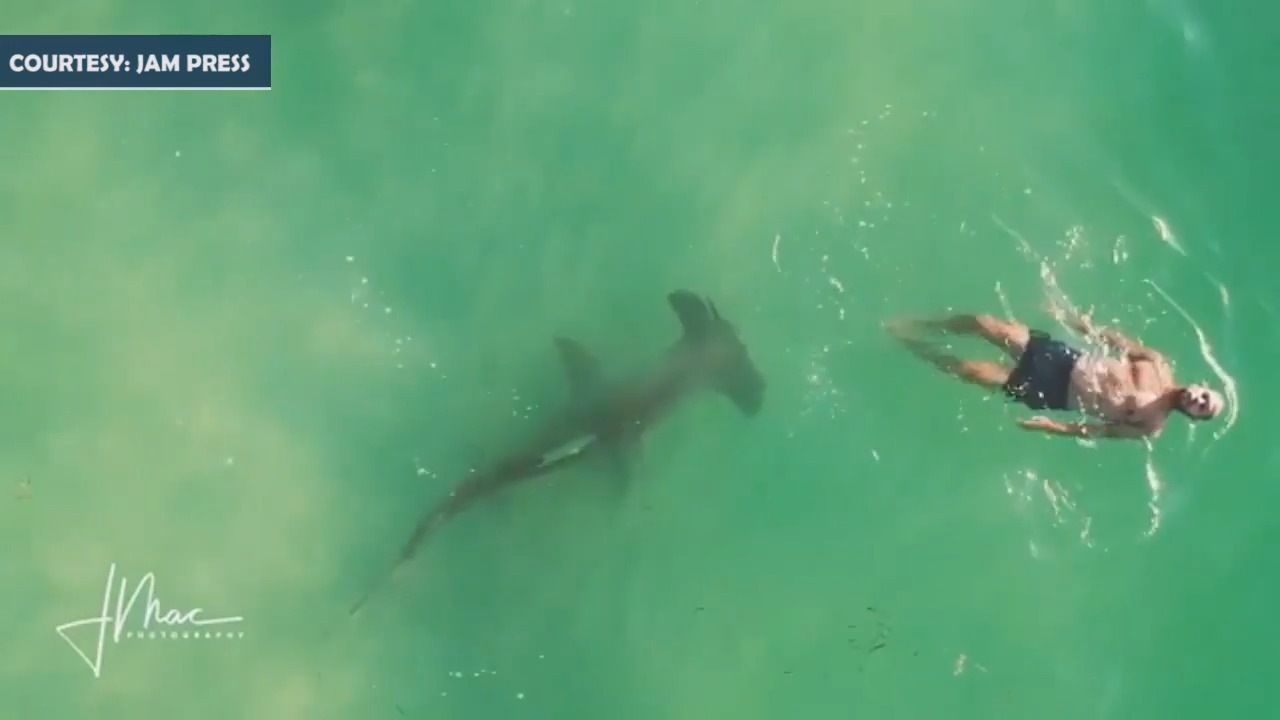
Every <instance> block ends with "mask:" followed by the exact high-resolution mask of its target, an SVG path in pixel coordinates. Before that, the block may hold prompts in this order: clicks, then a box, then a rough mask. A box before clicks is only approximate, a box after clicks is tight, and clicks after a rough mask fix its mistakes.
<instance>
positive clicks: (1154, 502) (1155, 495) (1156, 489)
mask: <svg viewBox="0 0 1280 720" xmlns="http://www.w3.org/2000/svg"><path fill="white" fill-rule="evenodd" d="M1152 455H1153V447H1152V445H1151V443H1150V441H1148V442H1147V462H1146V465H1145V473H1146V477H1147V489H1148V490H1150V491H1151V499H1150V500H1148V501H1147V507H1148V508H1150V509H1151V522H1150V523H1149V524H1148V525H1147V531H1146V532H1144V533H1142V536H1143V537H1146V538H1150V537H1154V536H1155V534H1156V531H1157V530H1159V529H1160V518H1161V517H1163V515H1164V513H1162V512H1161V510H1160V497H1161V495H1160V490H1161V489H1162V488H1163V487H1164V483H1162V482H1161V481H1160V475H1159V473H1157V472H1156V464H1155V460H1154V459H1153V458H1152Z"/></svg>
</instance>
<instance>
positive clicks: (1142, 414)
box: [892, 315, 1224, 438]
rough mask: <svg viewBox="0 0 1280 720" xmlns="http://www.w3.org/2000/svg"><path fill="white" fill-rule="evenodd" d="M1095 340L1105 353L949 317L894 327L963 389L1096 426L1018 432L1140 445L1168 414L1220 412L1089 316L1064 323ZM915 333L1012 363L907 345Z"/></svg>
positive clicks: (1207, 393)
mask: <svg viewBox="0 0 1280 720" xmlns="http://www.w3.org/2000/svg"><path fill="white" fill-rule="evenodd" d="M1061 319H1063V320H1065V321H1066V322H1067V323H1068V324H1069V325H1071V326H1073V327H1074V328H1075V329H1076V330H1078V331H1080V332H1081V333H1083V334H1085V335H1087V336H1090V337H1094V338H1097V339H1099V340H1100V341H1101V344H1102V345H1103V346H1104V347H1105V348H1106V349H1108V350H1110V351H1112V352H1114V353H1115V355H1113V354H1110V353H1108V352H1104V351H1103V350H1101V349H1099V350H1095V351H1090V352H1087V353H1086V352H1081V351H1080V350H1077V349H1075V348H1073V347H1071V346H1069V345H1067V344H1065V343H1063V342H1061V341H1059V340H1055V339H1053V338H1052V337H1050V336H1049V335H1048V334H1047V333H1044V332H1040V331H1034V330H1031V329H1030V328H1028V327H1027V326H1026V325H1024V324H1022V323H1019V322H1016V321H1006V320H1000V319H998V318H995V317H992V316H990V315H954V316H951V317H948V318H943V319H940V320H926V321H917V322H897V323H894V324H893V326H892V327H893V330H894V332H895V334H896V335H898V337H899V339H900V340H902V342H903V344H905V345H906V346H907V348H908V349H909V350H911V351H912V352H913V353H915V354H916V355H917V356H919V357H921V358H923V359H925V360H927V361H928V362H930V363H932V364H933V365H935V366H936V367H938V368H939V369H941V370H943V371H945V372H947V373H948V374H951V375H954V376H956V377H958V378H960V379H962V380H965V381H967V382H970V383H973V384H976V385H981V386H983V387H986V388H989V389H992V390H1000V391H1002V392H1004V393H1005V394H1007V395H1009V397H1010V398H1012V399H1013V400H1016V401H1018V402H1020V403H1022V404H1023V405H1026V406H1027V407H1029V408H1032V409H1034V410H1078V411H1080V412H1083V413H1085V414H1086V415H1090V416H1092V417H1094V418H1096V419H1098V420H1100V421H1101V422H1096V423H1066V422H1060V421H1057V420H1053V419H1051V418H1048V417H1043V416H1037V417H1032V418H1028V419H1026V420H1022V421H1020V422H1019V424H1020V425H1021V426H1022V427H1023V428H1026V429H1028V430H1040V431H1042V432H1047V433H1050V434H1055V435H1070V436H1075V437H1110V438H1142V437H1150V436H1153V435H1156V434H1158V433H1159V432H1160V431H1161V429H1163V427H1164V424H1165V421H1166V420H1167V419H1168V417H1169V414H1170V413H1172V412H1174V411H1179V412H1182V413H1183V414H1185V415H1187V416H1188V417H1190V418H1192V419H1194V420H1208V419H1210V418H1212V417H1215V416H1216V415H1217V414H1218V413H1219V412H1221V410H1222V408H1223V405H1224V402H1223V399H1222V396H1221V395H1220V394H1219V393H1217V392H1216V391H1214V390H1212V389H1210V388H1208V387H1205V386H1204V385H1198V384H1197V385H1187V386H1180V385H1178V384H1177V383H1176V382H1175V381H1174V378H1173V370H1172V366H1171V364H1170V363H1169V362H1168V360H1167V359H1166V358H1165V357H1164V355H1162V354H1161V353H1159V352H1157V351H1155V350H1152V349H1151V348H1148V347H1146V346H1144V345H1142V344H1141V343H1139V342H1137V341H1135V340H1133V339H1131V338H1129V337H1127V336H1125V335H1124V334H1122V333H1120V332H1119V331H1117V330H1115V329H1114V328H1105V327H1103V328H1097V327H1094V326H1093V324H1092V322H1091V321H1090V319H1089V318H1088V316H1070V317H1062V318H1061ZM918 329H926V330H938V331H942V332H946V333H959V334H971V335H978V336H980V337H983V338H985V339H986V340H987V341H988V342H990V343H991V344H993V345H995V346H997V347H999V348H1001V349H1002V350H1004V351H1005V353H1006V354H1007V355H1008V356H1009V358H1011V359H1012V360H1013V361H1014V362H1015V366H1014V367H1012V368H1010V367H1009V366H1008V365H1007V364H1005V363H1001V362H991V361H983V360H964V359H961V358H958V357H955V356H952V355H948V354H945V353H942V352H940V351H938V350H937V349H935V348H934V347H933V346H931V345H930V344H928V343H926V342H924V341H922V340H920V339H918V338H916V337H913V331H914V330H918Z"/></svg>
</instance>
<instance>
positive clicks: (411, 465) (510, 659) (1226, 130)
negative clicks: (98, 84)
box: [0, 0, 1280, 720]
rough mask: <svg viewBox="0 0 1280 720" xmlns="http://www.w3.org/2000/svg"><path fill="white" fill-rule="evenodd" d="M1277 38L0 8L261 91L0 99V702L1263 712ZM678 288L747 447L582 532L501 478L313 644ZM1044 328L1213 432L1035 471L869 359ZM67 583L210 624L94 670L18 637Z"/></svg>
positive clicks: (699, 426)
mask: <svg viewBox="0 0 1280 720" xmlns="http://www.w3.org/2000/svg"><path fill="white" fill-rule="evenodd" d="M1246 10H1247V11H1248V12H1245V11H1246ZM1276 14H1277V12H1276V11H1275V10H1272V9H1268V8H1266V7H1264V6H1262V5H1257V4H1255V5H1252V6H1249V7H1248V8H1245V7H1243V6H1242V7H1235V6H1230V7H1227V6H1218V5H1214V4H1210V3H1204V2H1196V1H1195V0H1148V1H1147V2H1135V1H1132V0H1130V1H1128V2H1120V3H1115V2H1101V0H1088V1H1087V2H1073V3H1068V2H1035V3H1018V2H1012V1H1011V0H986V1H984V2H979V3H950V2H941V1H940V0H933V1H931V2H924V1H915V0H907V1H906V2H900V3H888V2H884V1H883V0H880V1H877V2H872V3H853V4H850V3H836V2H828V1H823V0H799V1H798V2H795V3H789V4H786V5H783V4H779V3H761V2H752V1H749V0H744V1H743V2H736V3H731V2H723V1H705V0H704V1H701V2H675V1H673V0H657V1H656V2H652V3H645V4H624V3H583V2H578V1H577V0H554V1H549V2H533V1H532V0H521V1H516V2H513V1H511V0H476V1H475V2H467V3H463V2H457V1H456V0H452V1H451V0H444V1H443V2H428V3H409V2H403V1H401V0H373V1H371V2H362V3H321V4H310V5H308V4H301V3H290V4H279V3H278V4H275V5H270V4H259V3H253V4H250V3H243V2H231V3H220V4H218V5H217V6H216V7H213V6H210V7H207V8H197V7H195V6H192V7H191V8H186V7H179V6H174V5H172V4H160V3H155V2H137V3H131V4H128V5H125V4H123V3H118V2H112V1H110V0H81V1H78V2H71V3H69V4H62V5H59V6H58V7H56V8H52V7H50V8H37V7H35V6H29V7H27V8H25V9H23V10H21V11H15V12H14V13H13V17H11V18H10V22H9V25H8V30H7V31H8V32H14V33H18V32H31V33H68V32H79V33H111V32H193V33H210V32H269V33H271V34H272V35H273V37H274V40H273V52H274V63H273V85H274V89H273V90H271V91H270V92H266V93H7V94H5V97H4V103H3V106H2V107H0V128H3V135H2V136H0V137H3V140H0V161H2V162H3V167H4V170H5V171H4V172H3V173H0V215H2V216H3V218H4V221H5V222H4V240H3V241H0V313H2V314H3V318H4V321H5V326H6V327H7V329H8V331H7V339H6V341H5V342H4V343H3V345H2V348H3V349H0V397H2V398H3V399H4V401H5V409H6V412H5V413H4V415H3V422H2V423H0V428H2V431H0V437H2V438H3V441H2V442H3V453H2V454H0V478H2V479H3V483H4V486H5V488H6V490H5V492H4V494H3V495H0V534H2V537H3V547H4V551H3V557H4V562H3V563H0V578H3V580H2V581H0V587H3V589H4V592H3V595H2V596H0V597H3V600H2V601H0V608H3V610H4V615H3V617H4V619H3V621H2V622H0V647H3V651H0V715H2V716H3V717H6V718H7V717H13V718H104V719H115V718H193V719H195V718H216V719H218V720H222V719H225V718H246V719H259V718H262V719H270V720H284V719H287V718H306V719H312V718H315V719H324V718H382V717H386V718H397V717H410V718H432V719H437V718H439V719H445V718H467V719H471V718H555V719H564V718H603V717H606V716H609V717H622V718H636V719H646V720H647V719H649V718H655V719H656V718H663V719H667V718H672V719H690V720H693V719H697V720H702V719H704V718H720V717H725V718H728V717H732V718H737V719H738V720H754V719H757V718H759V719H765V718H769V719H773V718H814V719H821V718H847V717H865V718H878V719H879V718H884V719H890V718H961V719H970V718H973V719H977V718H999V719H1002V720H1003V719H1016V718H1035V719H1036V720H1057V719H1059V718H1061V719H1064V720H1085V719H1089V720H1092V719H1107V718H1123V719H1125V720H1139V719H1143V718H1208V717H1262V716H1266V714H1267V713H1268V712H1269V707H1270V705H1269V702H1270V693H1269V692H1268V691H1269V690H1270V687H1269V682H1270V677H1271V675H1272V674H1274V672H1275V670H1276V662H1275V660H1274V658H1275V654H1276V651H1275V647H1276V642H1277V639H1278V638H1277V631H1276V629H1275V628H1276V624H1275V623H1274V622H1273V620H1272V618H1271V613H1272V608H1273V604H1274V600H1273V598H1274V593H1275V591H1276V588H1277V579H1276V578H1277V573H1276V570H1275V569H1274V567H1273V562H1272V561H1271V560H1270V559H1269V557H1268V555H1269V553H1270V551H1271V550H1272V548H1274V547H1275V546H1276V543H1277V541H1278V540H1280V538H1278V536H1277V529H1276V523H1275V521H1274V511H1273V509H1272V508H1273V504H1274V501H1275V500H1276V499H1277V492H1276V490H1275V485H1274V483H1273V482H1271V481H1272V480H1273V479H1274V478H1275V476H1276V474H1277V471H1278V470H1280V454H1277V451H1276V450H1275V444H1274V440H1273V439H1272V438H1271V436H1270V432H1269V428H1268V425H1269V418H1268V416H1267V414H1266V413H1265V412H1263V411H1260V410H1259V408H1265V407H1268V406H1270V405H1272V404H1274V403H1275V402H1277V400H1280V387H1278V386H1277V383H1276V382H1275V381H1274V379H1272V378H1271V377H1270V375H1271V374H1272V364H1271V363H1272V362H1273V359H1274V358H1276V357H1277V356H1280V345H1278V343H1277V332H1276V330H1275V327H1276V312H1277V306H1280V295H1278V294H1277V290H1276V285H1275V283H1274V281H1273V280H1272V279H1271V278H1270V276H1269V275H1270V270H1269V263H1270V262H1272V261H1273V260H1274V259H1275V258H1276V257H1277V251H1276V250H1275V249H1274V243H1273V241H1272V238H1271V234H1272V230H1271V227H1270V225H1271V210H1272V208H1273V207H1274V205H1275V202H1274V199H1273V195H1274V192H1275V189H1276V188H1277V181H1276V178H1275V177H1274V173H1273V168H1274V167H1276V166H1277V161H1280V141H1277V140H1276V138H1275V137H1274V128H1275V127H1276V121H1277V119H1280V103H1278V102H1277V99H1276V98H1277V95H1276V92H1275V90H1274V89H1273V82H1272V78H1271V73H1272V69H1273V68H1274V67H1276V63H1277V62H1278V61H1280V48H1277V46H1276V45H1275V43H1274V41H1273V36H1274V33H1272V32H1271V31H1270V30H1269V29H1268V28H1270V27H1271V25H1272V20H1274V19H1275V16H1276ZM676 288H688V289H692V290H696V291H698V292H700V293H704V294H707V295H709V296H710V297H712V298H713V299H714V300H715V301H716V303H717V305H718V306H719V307H720V309H721V310H722V311H723V313H724V314H725V315H726V316H727V317H728V318H730V319H731V320H732V321H733V322H734V323H735V324H736V325H737V326H738V328H739V330H740V331H741V333H742V336H743V339H744V340H745V342H746V343H747V344H748V345H749V346H750V348H751V351H752V354H753V357H754V358H755V359H756V361H757V363H758V364H759V365H760V367H761V368H762V370H763V371H764V373H765V374H766V376H767V377H768V380H769V389H768V395H767V398H766V404H765V410H764V411H763V412H762V413H761V415H760V416H758V417H755V418H751V419H745V418H743V417H741V416H740V415H739V414H738V413H737V412H736V411H735V410H734V409H733V407H732V406H731V405H730V404H729V403H728V402H726V401H724V400H723V399H722V398H720V397H716V396H713V395H706V396H699V397H697V398H695V399H692V400H690V401H689V403H688V404H687V405H685V406H682V407H681V408H680V409H679V410H678V411H677V412H676V413H675V414H674V415H673V416H672V417H671V418H670V419H669V420H668V421H667V422H665V423H664V424H662V425H660V426H658V427H657V428H655V429H654V430H653V432H652V433H650V434H649V435H648V436H647V437H646V439H645V441H644V444H643V448H642V451H641V456H640V458H639V462H638V464H637V466H636V468H635V481H634V484H633V485H632V486H631V487H630V488H629V489H627V490H626V492H619V491H618V488H617V486H616V484H615V483H614V482H613V479H612V478H611V477H609V476H608V475H607V474H605V473H602V472H600V471H599V470H598V469H595V468H590V467H583V468H581V469H576V470H573V471H570V472H566V473H564V474H563V475H560V476H558V477H555V478H553V479H550V480H548V481H545V482H539V483H533V484H530V485H528V486H527V487H522V488H519V489H516V490H514V491H512V492H510V493H508V494H506V495H504V496H503V497H501V498H499V499H496V500H494V501H493V502H491V503H489V504H487V505H484V506H482V507H479V508H477V509H476V510H475V511H474V512H472V513H470V514H468V515H466V516H464V517H462V518H459V519H458V520H457V521H456V522H455V523H454V524H452V525H450V526H449V527H448V528H447V529H446V530H445V531H443V532H442V533H440V534H439V535H438V536H436V537H435V538H434V539H433V540H432V542H431V543H430V545H429V546H428V547H427V548H426V549H425V550H424V551H423V552H422V553H421V554H420V555H419V556H418V558H417V559H416V560H415V561H414V563H413V565H412V566H411V570H410V571H409V572H408V573H407V574H405V575H403V576H401V577H398V578H397V579H396V580H395V582H393V583H392V584H391V585H389V586H387V587H386V588H385V589H384V590H383V591H382V592H381V593H380V594H378V595H377V596H376V597H375V599H374V600H373V601H372V602H371V604H370V605H369V606H368V607H367V608H366V610H365V611H364V612H363V613H362V614H361V615H360V616H359V617H357V618H355V619H349V618H348V617H347V616H346V611H347V608H348V607H349V605H350V603H351V602H352V601H353V600H354V599H355V598H357V597H358V596H359V595H360V594H361V593H362V592H363V591H364V590H365V589H366V588H367V587H368V586H369V585H370V584H371V583H373V582H374V581H376V580H377V578H378V577H380V576H381V575H382V574H383V573H384V572H385V568H386V566H387V565H388V563H389V562H390V561H391V559H392V558H393V557H394V555H395V553H396V552H397V550H398V549H399V546H400V544H401V543H402V542H403V541H404V539H405V538H406V537H407V535H408V533H409V532H410V530H411V528H412V526H413V523H414V522H415V520H416V519H417V516H418V515H419V513H421V512H422V511H423V510H424V509H425V508H426V507H428V506H429V505H430V504H431V503H432V502H433V501H434V500H436V499H438V498H440V497H442V496H443V495H445V494H447V493H448V492H449V490H450V488H451V487H452V484H453V483H454V482H455V481H457V480H458V479H459V478H460V477H462V476H463V475H464V474H465V473H466V471H467V470H468V469H469V468H471V467H474V466H475V465H477V464H479V463H483V462H484V461H485V460H487V459H490V458H492V457H494V456H495V455H496V454H497V453H499V452H500V451H502V450H503V449H504V448H506V447H509V446H510V445H511V444H512V443H513V442H515V441H516V440H518V439H519V438H520V437H521V436H522V435H523V434H524V433H526V432H528V431H529V430H530V428H532V427H534V426H535V425H536V423H537V422H538V421H539V420H540V419H543V418H545V417H547V416H548V415H549V414H550V413H553V412H554V411H555V410H556V409H557V408H558V407H560V403H562V402H564V401H565V379H564V373H563V371H562V369H561V368H560V367H559V366H558V365H557V360H556V356H555V354H554V352H553V349H552V346H551V343H550V339H551V337H552V336H553V335H558V334H562V335H568V336H571V337H574V338H577V339H579V340H580V341H581V342H583V343H584V344H585V345H587V346H588V347H590V348H592V349H593V350H594V351H595V352H596V353H597V354H598V355H599V356H600V357H601V359H602V360H603V361H604V363H605V364H606V366H607V367H608V368H609V370H610V372H614V373H618V374H620V375H621V374H625V373H627V372H632V371H639V370H642V369H643V368H645V367H647V366H648V365H649V364H651V363H653V362H657V361H658V359H659V358H660V357H661V353H662V352H663V350H664V348H665V347H666V345H667V344H669V343H670V342H672V341H673V340H674V339H675V338H676V337H677V333H678V330H679V327H678V324H677V323H676V320H675V317H674V315H673V314H672V313H671V312H670V310H669V309H668V308H667V306H666V303H665V300H664V296H665V294H666V293H667V292H669V291H671V290H673V289H676ZM1054 288H1057V290H1054ZM1059 291H1060V292H1065V293H1066V295H1068V296H1069V297H1070V298H1071V300H1073V301H1074V302H1076V303H1077V304H1079V305H1081V306H1096V307H1097V313H1098V317H1105V318H1107V319H1112V318H1114V319H1116V320H1118V321H1119V322H1120V323H1121V324H1122V325H1123V326H1124V327H1126V328H1129V329H1131V330H1132V331H1133V332H1135V333H1136V334H1139V335H1141V337H1142V338H1143V339H1144V340H1145V341H1146V342H1148V343H1149V344H1152V345H1154V346H1156V347H1159V348H1161V349H1164V350H1165V351H1166V352H1168V353H1169V354H1171V355H1172V356H1173V357H1174V358H1175V360H1176V361H1177V373H1178V377H1179V379H1181V380H1185V381H1193V380H1197V379H1201V378H1207V379H1209V380H1210V381H1211V382H1212V383H1214V384H1215V385H1218V386H1220V387H1226V388H1227V389H1228V390H1230V391H1231V392H1230V394H1231V395H1232V396H1233V403H1232V407H1231V412H1229V413H1228V417H1227V418H1226V419H1224V420H1220V421H1216V422H1214V423H1212V424H1211V425H1209V426H1205V427H1198V428H1195V430H1194V432H1191V430H1190V429H1189V427H1188V423H1187V422H1186V421H1184V420H1182V419H1178V418H1175V420H1174V421H1173V423H1172V425H1171V427H1170V428H1169V429H1168V430H1167V431H1166V432H1165V433H1164V435H1163V436H1162V437H1161V438H1159V440H1158V441H1157V442H1156V443H1155V444H1154V446H1153V447H1152V448H1151V449H1150V450H1148V449H1147V448H1146V447H1144V446H1143V445H1142V444H1140V443H1132V442H1126V443H1122V442H1112V443H1103V444H1099V445H1098V446H1088V445H1083V444H1080V443H1077V442H1075V441H1072V440H1067V439H1060V438H1044V437H1038V436H1033V435H1030V434H1027V433H1025V432H1024V431H1022V430H1020V429H1018V428H1017V426H1016V425H1015V424H1014V421H1015V420H1016V419H1018V418H1020V417H1023V416H1025V415H1026V414H1027V413H1026V412H1025V411H1023V410H1020V409H1018V408H1015V407H1011V406H1009V405H1008V404H1006V403H1004V402H1001V401H1000V400H998V399H996V398H990V397H987V396H984V395H983V394H982V393H981V392H979V391H975V390H973V389H972V388H968V387H964V386H961V385H960V384H959V383H956V382H953V381H950V380H948V379H946V378H944V377H941V376H938V375H937V374H936V373H934V372H933V371H932V370H930V369H929V368H927V367H926V366H924V365H922V364H920V363H918V362H916V361H914V360H913V359H912V358H910V357H909V356H908V355H906V354H905V353H904V352H902V351H901V349H900V348H898V347H895V346H894V345H893V344H892V343H890V342H889V341H888V340H887V339H886V337H885V336H884V333H883V332H882V331H881V329H880V322H881V321H882V320H883V319H885V318H887V317H890V316H893V315H898V314H917V313H940V312H943V311H946V310H947V309H948V308H951V309H956V310H964V311H987V312H994V313H997V314H1006V313H1012V314H1014V315H1016V316H1017V317H1019V318H1022V319H1024V320H1026V321H1027V322H1030V323H1032V324H1035V325H1038V326H1046V327H1048V326H1050V325H1051V323H1050V321H1049V319H1048V318H1047V317H1046V315H1045V313H1044V312H1043V311H1042V306H1043V304H1044V302H1045V298H1046V293H1049V292H1059ZM1198 333H1200V334H1202V337H1201V335H1200V334H1198ZM965 348H966V352H971V353H973V354H974V355H975V356H987V355H989V351H988V350H985V349H984V348H983V347H982V346H981V345H980V344H977V343H975V344H973V345H966V346H965ZM10 488H11V489H10ZM113 564H114V565H115V567H116V568H117V573H118V574H122V575H124V576H125V577H126V578H127V581H128V583H130V588H132V586H133V584H136V583H137V582H138V579H139V578H140V577H141V576H143V575H144V574H145V573H153V574H154V579H155V591H156V592H155V596H156V597H157V598H158V599H159V601H160V603H161V605H162V607H163V608H164V609H165V610H169V609H177V610H178V611H185V610H189V609H191V608H194V607H199V608H202V609H203V612H204V615H205V616H206V617H211V616H233V615H234V616H239V617H242V618H243V620H242V621H241V622H240V623H236V624H234V625H228V626H226V629H231V628H234V629H235V631H236V633H237V634H236V635H234V636H233V637H221V638H203V637H202V638H199V639H196V638H182V637H177V638H165V637H146V636H144V637H142V638H136V637H122V638H121V639H120V641H119V642H118V643H116V642H113V641H112V640H111V638H110V636H108V639H107V641H106V643H105V646H104V647H105V652H104V656H103V661H102V664H101V666H100V671H101V672H100V676H97V677H95V675H94V673H93V672H91V668H90V667H89V666H88V664H87V663H86V662H85V661H84V659H82V658H81V657H79V656H77V654H76V653H75V652H74V651H73V649H72V647H71V646H70V645H69V644H68V643H67V642H64V640H63V639H62V638H61V637H59V635H58V634H57V633H56V632H55V628H56V627H58V626H60V625H62V624H64V623H68V622H71V621H74V620H76V619H79V618H88V617H93V616H94V615H96V614H98V613H99V612H100V608H101V602H102V597H103V592H104V584H105V582H106V579H107V573H108V569H109V568H110V567H112V566H113ZM118 579H119V578H118V577H117V580H118ZM144 602H145V598H144V600H143V601H140V603H139V605H138V606H136V607H135V610H134V612H133V613H132V614H131V615H130V617H129V620H128V622H127V623H126V625H127V628H126V629H128V630H130V631H135V630H139V629H140V628H141V623H142V617H143V615H144V612H142V610H143V609H144V608H142V607H141V605H142V603H144ZM154 627H155V625H154V624H152V628H153V629H154ZM241 632H242V633H243V635H242V636H241V635H239V633H241ZM68 636H69V637H70V638H71V639H72V640H73V641H74V642H75V643H76V644H77V645H78V646H79V647H81V648H83V649H85V651H86V652H87V653H88V654H89V655H90V657H92V655H93V650H94V648H95V646H96V639H97V638H96V632H95V631H93V630H92V628H89V627H81V628H77V629H73V630H70V631H68Z"/></svg>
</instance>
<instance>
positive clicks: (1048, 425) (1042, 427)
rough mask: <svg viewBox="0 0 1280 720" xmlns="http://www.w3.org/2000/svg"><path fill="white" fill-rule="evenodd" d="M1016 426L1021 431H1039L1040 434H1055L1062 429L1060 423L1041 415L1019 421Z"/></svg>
mask: <svg viewBox="0 0 1280 720" xmlns="http://www.w3.org/2000/svg"><path fill="white" fill-rule="evenodd" d="M1018 424H1019V425H1021V426H1022V429H1023V430H1039V431H1041V432H1055V431H1058V430H1061V428H1062V423H1060V422H1058V421H1056V420H1053V419H1051V418H1047V417H1044V416H1043V415H1037V416H1035V417H1031V418H1027V419H1026V420H1019V421H1018Z"/></svg>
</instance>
